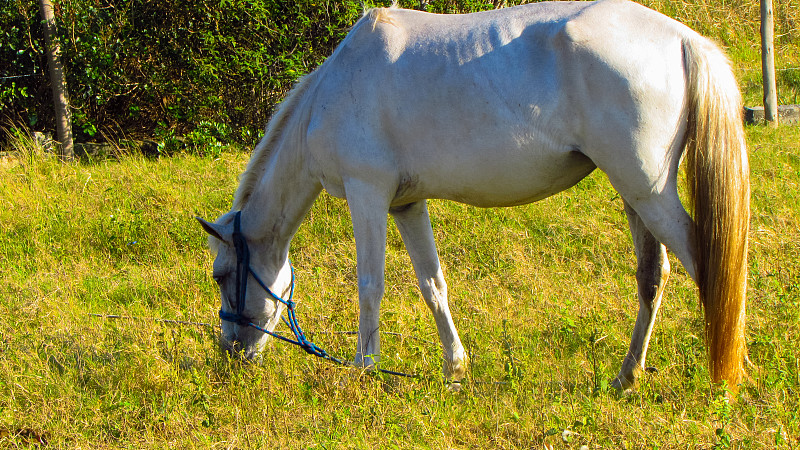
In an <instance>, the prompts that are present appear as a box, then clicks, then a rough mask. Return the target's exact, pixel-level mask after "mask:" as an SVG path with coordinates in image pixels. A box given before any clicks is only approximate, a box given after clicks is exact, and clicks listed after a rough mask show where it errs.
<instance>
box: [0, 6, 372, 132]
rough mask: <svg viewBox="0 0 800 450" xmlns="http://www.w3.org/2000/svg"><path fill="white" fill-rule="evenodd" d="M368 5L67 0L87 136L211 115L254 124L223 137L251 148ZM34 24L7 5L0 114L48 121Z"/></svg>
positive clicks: (62, 19)
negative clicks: (271, 117) (281, 102)
mask: <svg viewBox="0 0 800 450" xmlns="http://www.w3.org/2000/svg"><path fill="white" fill-rule="evenodd" d="M362 8H363V7H362V4H361V2H359V1H355V0H348V1H344V2H319V1H313V0H301V1H293V2H285V1H278V0H248V1H243V0H224V1H217V0H214V1H211V0H204V1H194V2H182V1H181V2H152V1H147V0H133V1H118V0H106V1H96V0H62V1H60V2H59V4H58V8H57V24H58V26H59V29H58V34H59V36H60V42H61V49H62V58H63V60H64V63H65V66H66V73H67V77H68V79H67V84H68V86H69V89H70V96H71V99H70V100H71V102H72V106H73V108H74V116H73V118H74V121H75V124H74V125H75V130H76V132H77V134H78V137H79V139H81V140H87V139H89V140H91V139H97V138H101V137H102V135H103V134H106V135H111V136H116V135H120V134H122V135H134V136H136V135H152V134H154V133H155V132H157V131H158V130H161V132H162V133H163V132H164V131H165V130H170V131H172V132H174V133H176V134H177V135H183V134H186V133H188V132H191V131H192V130H196V129H197V127H198V124H199V123H201V122H205V123H215V124H222V123H224V124H226V126H227V127H228V128H229V129H233V130H240V129H246V130H248V132H249V133H238V132H233V133H230V134H229V135H228V136H226V139H233V140H235V141H239V142H241V141H244V142H246V143H252V142H253V140H254V136H255V135H256V133H255V131H257V130H260V129H262V128H263V125H264V123H266V120H267V117H268V116H269V114H270V113H271V111H272V108H273V107H274V105H275V104H276V103H277V102H278V101H279V100H280V99H281V98H282V97H283V95H284V94H285V93H286V91H287V90H288V89H289V88H290V87H291V85H292V84H293V83H294V81H295V80H296V79H297V78H298V77H299V76H301V75H302V74H304V73H307V72H308V71H310V70H311V69H313V68H314V67H315V66H317V65H318V64H319V63H320V62H322V61H323V60H324V58H325V57H326V56H328V55H329V54H330V53H331V52H332V51H333V48H334V47H335V46H336V44H337V43H338V42H339V40H341V38H342V37H343V36H344V35H345V34H346V32H347V30H348V29H349V27H350V26H351V25H352V24H353V23H355V21H356V20H357V19H358V17H360V14H361V12H362ZM36 24H38V9H37V3H36V2H10V3H3V5H2V6H0V38H1V39H0V78H2V84H0V100H2V101H3V103H2V109H1V110H0V117H3V118H4V119H5V121H9V120H12V121H14V122H17V123H23V124H28V125H29V126H32V127H36V128H39V127H47V128H50V127H52V123H53V119H52V117H51V116H50V112H49V111H50V110H51V109H52V107H51V104H50V97H49V93H48V90H47V84H48V82H47V78H46V63H45V60H44V53H43V52H44V44H43V39H42V38H41V37H40V35H41V30H40V27H39V26H38V25H36ZM21 75H25V76H24V77H23V78H8V77H16V76H21ZM29 75H30V76H29Z"/></svg>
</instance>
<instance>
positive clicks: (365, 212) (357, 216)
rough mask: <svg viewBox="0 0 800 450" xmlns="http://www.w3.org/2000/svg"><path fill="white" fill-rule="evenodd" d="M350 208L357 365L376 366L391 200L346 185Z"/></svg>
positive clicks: (361, 185)
mask: <svg viewBox="0 0 800 450" xmlns="http://www.w3.org/2000/svg"><path fill="white" fill-rule="evenodd" d="M345 191H346V195H347V205H348V207H349V209H350V217H351V218H352V221H353V236H354V237H355V240H356V267H357V269H356V271H357V274H358V306H359V317H358V347H357V348H356V356H355V364H356V365H359V366H364V367H369V366H374V364H375V363H376V362H377V361H378V356H379V354H380V351H381V343H380V336H379V334H378V325H379V311H380V304H381V298H382V297H383V292H384V283H385V281H384V266H385V264H386V222H387V215H388V211H389V198H387V196H386V195H384V194H383V192H385V191H384V190H381V189H379V188H377V187H376V186H374V185H371V184H369V183H366V182H363V181H360V180H348V181H347V182H346V183H345Z"/></svg>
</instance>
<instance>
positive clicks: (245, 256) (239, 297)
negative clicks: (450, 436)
mask: <svg viewBox="0 0 800 450" xmlns="http://www.w3.org/2000/svg"><path fill="white" fill-rule="evenodd" d="M232 239H233V247H234V248H235V249H236V312H229V311H225V310H223V309H222V308H220V310H219V318H220V319H221V320H224V321H225V322H233V323H235V324H237V325H239V326H243V327H252V328H255V329H256V330H259V331H261V332H262V333H266V334H268V335H270V336H272V337H274V338H275V339H280V340H282V341H285V342H288V343H290V344H293V345H296V346H298V347H300V348H302V349H303V350H304V351H305V352H306V353H308V354H310V355H314V356H319V357H320V358H323V359H327V360H330V361H333V362H335V363H337V364H339V365H343V366H349V365H350V364H348V363H346V362H344V361H342V360H341V359H338V358H336V357H334V356H331V355H329V354H328V352H326V351H325V350H323V349H321V348H319V347H317V345H316V344H314V343H313V342H311V341H310V340H308V338H307V337H306V335H305V333H303V330H302V329H301V328H300V324H299V323H298V322H297V315H296V314H295V303H294V301H293V300H292V297H293V296H294V267H293V266H292V263H291V262H289V267H290V268H291V270H292V284H291V286H290V288H289V298H288V299H283V298H281V297H280V296H278V295H276V294H275V293H274V292H272V290H270V288H269V287H267V284H266V283H264V282H263V281H262V280H261V278H260V277H259V276H258V274H256V273H255V272H254V271H253V268H252V267H250V249H249V248H248V247H247V240H246V239H245V238H244V235H243V234H242V212H241V211H237V212H236V216H234V218H233V236H232ZM251 276H252V277H253V279H254V280H256V283H258V285H259V286H261V288H262V289H264V290H265V291H266V292H267V294H269V295H270V296H271V297H272V298H274V299H275V300H277V301H279V302H281V303H283V304H284V305H286V315H287V317H288V319H286V318H284V317H281V319H283V323H285V324H286V326H287V327H289V329H290V330H292V334H294V337H295V339H296V340H293V339H289V338H287V337H285V336H281V335H280V334H278V333H274V332H272V331H269V330H267V329H265V328H262V327H260V326H258V325H256V324H254V323H253V320H252V319H250V318H249V317H247V316H245V315H244V306H245V301H246V299H247V280H248V278H249V277H251ZM375 370H376V371H377V372H381V373H385V374H389V375H396V376H401V377H408V378H419V376H418V375H408V374H405V373H402V372H395V371H393V370H386V369H378V368H376V369H375Z"/></svg>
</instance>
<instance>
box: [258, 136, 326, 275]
mask: <svg viewBox="0 0 800 450" xmlns="http://www.w3.org/2000/svg"><path fill="white" fill-rule="evenodd" d="M274 151H275V152H276V153H275V154H274V155H271V157H270V158H269V159H268V160H267V162H266V164H267V167H266V169H265V170H264V174H263V175H262V177H261V179H260V180H259V182H258V183H257V184H256V186H255V188H254V190H253V192H252V193H251V194H250V196H249V198H248V200H247V203H246V204H245V205H244V206H243V207H242V216H243V217H246V218H247V223H246V224H245V223H243V225H242V226H243V231H244V232H245V235H247V236H252V237H253V238H254V239H257V240H260V241H263V242H264V243H265V244H266V245H268V246H269V247H271V248H272V250H273V252H274V254H275V257H276V258H278V260H276V262H280V263H282V262H283V261H285V258H286V256H287V255H288V251H289V243H290V242H291V240H292V237H294V235H295V233H296V232H297V229H298V228H299V227H300V223H301V222H302V221H303V218H304V217H305V216H306V214H307V213H308V210H309V209H310V208H311V205H312V204H313V203H314V200H315V199H316V198H317V196H318V195H319V193H320V191H321V189H322V187H321V185H320V183H319V181H318V180H315V179H314V178H313V177H311V176H310V174H309V171H308V167H307V166H306V160H305V158H304V152H303V151H302V150H301V149H300V148H287V147H283V148H276V149H275V150H274Z"/></svg>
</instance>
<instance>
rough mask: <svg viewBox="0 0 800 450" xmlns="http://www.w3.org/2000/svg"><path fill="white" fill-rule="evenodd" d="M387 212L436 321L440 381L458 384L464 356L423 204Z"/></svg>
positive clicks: (465, 364) (462, 369)
mask: <svg viewBox="0 0 800 450" xmlns="http://www.w3.org/2000/svg"><path fill="white" fill-rule="evenodd" d="M390 212H391V213H392V216H393V217H394V220H395V223H396V224H397V229H398V230H400V235H401V236H402V237H403V242H404V243H405V245H406V249H407V250H408V254H409V256H410V257H411V262H412V263H413V264H414V271H415V272H416V273H417V280H418V281H419V287H420V290H421V291H422V297H423V298H424V299H425V303H427V304H428V307H429V308H430V310H431V312H432V313H433V317H434V320H435V321H436V328H437V330H438V331H439V339H440V340H441V342H442V349H443V350H444V367H443V372H444V377H445V378H446V379H448V380H453V381H459V380H461V379H462V378H464V376H465V375H466V370H467V356H466V354H465V353H464V346H463V345H461V339H459V337H458V331H457V330H456V327H455V324H454V323H453V318H452V317H451V316H450V307H449V306H448V303H447V284H446V283H445V281H444V274H443V273H442V269H441V266H440V264H439V256H438V255H437V253H436V243H435V241H434V239H433V230H432V229H431V221H430V217H429V216H428V207H427V203H426V202H425V200H422V201H419V202H416V203H412V204H410V205H406V206H403V207H400V208H395V209H393V210H390Z"/></svg>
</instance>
